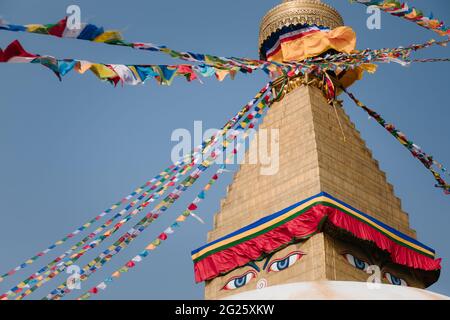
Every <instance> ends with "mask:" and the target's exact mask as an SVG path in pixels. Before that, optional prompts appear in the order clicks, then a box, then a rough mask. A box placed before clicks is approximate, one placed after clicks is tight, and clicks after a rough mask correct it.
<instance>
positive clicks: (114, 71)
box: [0, 40, 236, 85]
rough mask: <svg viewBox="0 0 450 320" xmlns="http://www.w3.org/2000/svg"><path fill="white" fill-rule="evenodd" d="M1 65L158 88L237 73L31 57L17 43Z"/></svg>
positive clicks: (2, 55) (0, 53) (207, 68)
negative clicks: (151, 84)
mask: <svg viewBox="0 0 450 320" xmlns="http://www.w3.org/2000/svg"><path fill="white" fill-rule="evenodd" d="M0 62H3V63H34V64H40V65H42V66H44V67H47V68H49V69H50V70H52V71H53V72H54V73H55V75H56V76H57V77H58V79H59V80H61V77H62V76H65V75H66V74H68V73H69V72H70V71H72V70H75V71H76V72H77V73H79V74H84V73H85V72H86V71H90V72H92V73H93V74H95V75H96V76H97V78H99V79H100V80H103V81H108V82H110V83H112V84H114V85H117V84H118V83H121V84H122V85H123V84H127V85H138V84H143V83H145V82H146V81H147V80H148V79H155V80H156V82H157V83H158V84H160V85H171V84H172V82H173V80H174V79H175V77H184V78H185V79H186V80H187V81H188V82H191V81H194V80H196V79H199V78H198V75H197V74H199V75H201V76H202V77H213V76H215V77H216V78H217V79H218V80H219V81H222V80H223V79H224V78H225V77H226V75H227V74H230V73H231V72H233V74H235V73H236V70H233V69H218V68H215V67H213V66H209V65H194V66H192V65H123V64H103V63H95V62H90V61H86V60H76V59H57V58H55V57H52V56H42V55H37V54H31V53H29V52H27V51H26V50H25V49H24V48H23V47H22V45H21V44H20V42H19V41H17V40H15V41H13V42H12V43H11V44H9V45H8V47H7V48H6V49H5V51H2V50H1V49H0Z"/></svg>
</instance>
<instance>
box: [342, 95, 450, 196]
mask: <svg viewBox="0 0 450 320" xmlns="http://www.w3.org/2000/svg"><path fill="white" fill-rule="evenodd" d="M342 90H343V91H344V92H345V93H346V94H347V95H348V96H349V97H350V99H352V100H353V101H354V102H355V104H356V105H357V106H358V107H360V108H362V109H363V110H364V111H365V112H366V113H367V114H368V115H369V116H370V117H371V118H373V119H375V120H376V121H377V122H378V124H380V125H381V126H382V127H384V128H385V129H386V130H387V131H388V132H389V133H390V134H391V135H392V136H394V137H395V138H396V139H397V141H399V142H400V143H401V144H402V145H403V146H404V147H405V148H406V149H408V150H409V152H411V154H412V155H413V157H414V158H416V159H418V160H419V161H420V162H421V163H422V164H423V165H424V166H425V168H427V169H428V170H429V171H430V172H431V173H432V174H433V177H434V179H435V180H436V182H437V184H436V185H435V186H436V187H437V188H441V189H443V190H444V193H445V194H447V195H450V185H449V184H448V183H447V182H445V180H444V179H443V178H442V177H441V175H440V174H439V173H438V172H437V171H436V170H434V169H433V165H436V164H438V162H436V161H435V160H434V158H433V156H431V155H429V154H427V153H425V152H424V151H422V149H421V148H420V147H419V146H418V145H417V144H415V143H414V142H412V141H411V140H409V139H408V138H407V137H406V135H405V134H404V133H403V132H401V131H399V130H398V129H396V128H395V126H394V125H393V124H390V123H387V122H386V120H385V119H383V118H382V117H381V116H380V115H379V114H378V113H376V112H375V111H374V110H372V109H370V108H369V107H367V106H366V105H364V104H363V103H362V102H361V101H359V100H358V99H357V98H356V97H355V96H354V95H353V94H352V93H350V92H348V91H347V90H346V89H345V88H342ZM437 167H438V168H439V169H440V170H442V171H443V172H446V169H445V168H444V167H443V166H442V165H441V164H438V165H437Z"/></svg>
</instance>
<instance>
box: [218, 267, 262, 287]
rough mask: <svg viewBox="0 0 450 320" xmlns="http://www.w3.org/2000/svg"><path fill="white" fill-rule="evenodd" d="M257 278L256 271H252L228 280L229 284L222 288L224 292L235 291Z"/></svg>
mask: <svg viewBox="0 0 450 320" xmlns="http://www.w3.org/2000/svg"><path fill="white" fill-rule="evenodd" d="M254 278H256V271H253V270H250V271H247V272H246V273H244V274H243V275H240V276H237V277H233V278H231V279H230V280H228V282H227V284H226V285H225V286H224V287H223V288H222V290H234V289H238V288H241V287H243V286H245V285H246V284H247V283H249V282H250V281H251V280H252V279H254Z"/></svg>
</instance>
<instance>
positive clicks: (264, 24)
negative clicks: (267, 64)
mask: <svg viewBox="0 0 450 320" xmlns="http://www.w3.org/2000/svg"><path fill="white" fill-rule="evenodd" d="M296 24H315V25H318V26H324V27H328V28H331V29H333V28H336V27H339V26H342V25H344V21H343V19H342V17H341V15H340V14H339V12H337V11H336V9H334V8H333V7H331V6H330V5H328V4H325V3H322V2H321V1H320V0H282V3H281V4H279V5H277V6H276V7H274V8H273V9H271V10H269V12H267V14H266V15H265V16H264V18H263V19H262V21H261V26H260V29H259V45H258V47H259V48H261V45H262V43H263V42H264V41H265V40H266V39H267V38H268V37H269V36H270V35H271V34H272V33H274V32H276V31H278V30H280V29H281V28H283V27H287V26H290V25H296Z"/></svg>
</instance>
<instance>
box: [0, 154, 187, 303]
mask: <svg viewBox="0 0 450 320" xmlns="http://www.w3.org/2000/svg"><path fill="white" fill-rule="evenodd" d="M186 161H187V160H186V159H182V160H180V161H178V162H177V163H175V164H173V165H170V166H169V167H168V168H166V169H164V170H163V171H161V172H160V173H159V174H158V175H156V176H155V177H153V178H152V179H151V180H148V181H147V182H145V183H144V184H143V185H142V186H140V187H139V188H137V189H135V190H134V191H133V192H131V193H130V194H128V195H127V196H125V197H124V198H122V199H121V200H120V201H117V202H116V203H114V204H113V205H111V206H110V207H109V208H107V209H106V210H104V211H102V212H101V213H100V214H99V215H97V216H95V217H94V218H92V219H91V220H89V221H87V222H86V223H84V224H83V225H81V226H80V227H78V228H77V229H75V230H74V231H72V232H70V233H68V234H67V235H66V236H65V237H63V238H62V239H59V240H58V241H56V242H54V243H53V244H52V245H50V246H48V247H47V248H46V249H45V250H43V251H40V252H39V253H37V254H36V255H34V256H32V257H31V258H29V259H27V260H25V261H24V262H22V263H21V264H19V265H18V266H17V267H15V268H13V269H11V270H10V271H8V272H6V273H4V274H3V275H1V276H0V282H2V281H3V279H4V278H6V277H9V276H12V275H14V274H15V273H16V272H17V271H19V270H21V269H24V268H26V267H27V266H28V265H31V264H32V263H34V262H35V261H36V260H38V259H39V258H40V257H43V256H44V255H46V254H47V253H49V252H50V251H52V250H53V249H55V248H56V247H57V246H60V245H62V244H63V243H65V242H66V241H68V240H69V239H72V238H74V237H75V236H77V235H78V234H80V233H81V232H83V231H84V230H86V229H88V228H89V227H90V226H91V225H92V224H93V223H95V222H96V221H99V220H100V219H101V218H103V217H104V216H105V215H107V214H109V213H111V212H113V211H114V210H116V209H117V208H119V207H120V206H122V205H125V204H126V203H128V202H130V201H131V200H132V199H133V198H135V197H137V199H138V200H140V199H142V197H144V196H145V195H146V194H148V193H149V192H151V191H153V190H155V189H156V188H157V187H158V186H159V185H161V184H162V183H163V182H164V181H166V180H167V179H170V178H171V177H172V176H173V174H175V173H176V172H177V171H178V170H179V169H180V168H181V166H182V165H184V164H185V163H186ZM146 188H148V189H147V190H146ZM134 204H135V203H134V202H131V203H130V204H129V205H128V206H126V207H125V208H124V209H123V210H129V209H130V208H131V207H132V206H133V205H134ZM123 210H122V211H123ZM122 211H121V212H122ZM90 235H92V236H95V232H94V233H91V234H90ZM1 298H2V296H0V299H1Z"/></svg>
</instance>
